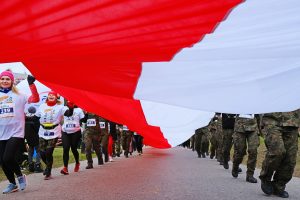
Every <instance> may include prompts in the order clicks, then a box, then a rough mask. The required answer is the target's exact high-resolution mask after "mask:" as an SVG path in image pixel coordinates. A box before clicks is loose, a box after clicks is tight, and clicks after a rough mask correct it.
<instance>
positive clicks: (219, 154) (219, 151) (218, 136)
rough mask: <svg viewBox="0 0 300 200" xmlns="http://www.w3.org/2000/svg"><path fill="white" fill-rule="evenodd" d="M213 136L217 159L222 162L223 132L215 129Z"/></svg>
mask: <svg viewBox="0 0 300 200" xmlns="http://www.w3.org/2000/svg"><path fill="white" fill-rule="evenodd" d="M215 137H216V140H217V159H218V162H223V161H224V159H223V138H224V137H223V132H222V131H217V132H216V135H215Z"/></svg>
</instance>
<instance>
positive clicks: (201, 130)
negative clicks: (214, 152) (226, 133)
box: [195, 126, 209, 135]
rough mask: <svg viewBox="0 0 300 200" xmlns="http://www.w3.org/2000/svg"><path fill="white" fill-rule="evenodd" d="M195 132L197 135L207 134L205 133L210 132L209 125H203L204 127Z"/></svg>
mask: <svg viewBox="0 0 300 200" xmlns="http://www.w3.org/2000/svg"><path fill="white" fill-rule="evenodd" d="M195 133H196V134H197V135H199V134H200V135H201V134H202V135H205V134H207V135H208V134H209V127H208V126H205V127H202V128H198V129H197V130H196V131H195Z"/></svg>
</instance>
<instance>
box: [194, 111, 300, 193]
mask: <svg viewBox="0 0 300 200" xmlns="http://www.w3.org/2000/svg"><path fill="white" fill-rule="evenodd" d="M299 126H300V109H299V110H295V111H292V112H277V113H267V114H261V115H254V114H246V115H242V114H240V115H236V114H226V113H222V114H221V113H216V114H215V116H214V118H213V119H212V120H211V122H210V123H209V125H208V126H206V127H203V128H199V129H197V130H195V135H193V136H192V137H191V138H190V140H189V141H190V148H191V149H192V150H193V151H194V150H195V151H196V152H197V155H198V157H199V158H205V157H206V156H207V153H208V148H209V143H210V158H211V159H213V158H215V159H217V161H218V162H219V163H220V165H223V167H224V168H225V169H229V163H228V162H229V161H230V152H231V148H232V146H234V148H233V149H234V154H233V159H232V163H233V164H232V170H231V173H232V176H233V177H234V178H237V177H238V175H239V173H241V172H242V170H241V168H240V167H239V165H240V164H241V163H242V161H243V158H244V157H245V155H247V154H248V160H247V171H246V181H247V182H249V183H257V179H256V178H255V177H254V171H255V168H256V162H257V154H258V152H257V149H258V147H259V145H260V136H262V137H263V138H264V141H265V145H266V148H267V152H266V155H265V159H264V161H263V165H262V170H261V172H260V176H259V178H260V180H261V189H262V191H263V192H264V193H265V194H267V195H272V194H273V195H276V196H279V197H282V198H288V197H289V194H288V192H287V191H285V187H286V184H287V183H288V182H289V181H290V180H291V178H292V176H293V172H294V168H295V166H296V157H297V151H298V136H299V132H298V129H299Z"/></svg>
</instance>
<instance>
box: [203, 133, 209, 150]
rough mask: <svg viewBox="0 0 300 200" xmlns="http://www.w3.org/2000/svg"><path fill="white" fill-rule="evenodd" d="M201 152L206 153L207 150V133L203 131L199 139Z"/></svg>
mask: <svg viewBox="0 0 300 200" xmlns="http://www.w3.org/2000/svg"><path fill="white" fill-rule="evenodd" d="M201 152H202V153H206V154H207V155H208V152H209V134H208V133H204V135H203V136H202V141H201Z"/></svg>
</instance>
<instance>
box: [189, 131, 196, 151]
mask: <svg viewBox="0 0 300 200" xmlns="http://www.w3.org/2000/svg"><path fill="white" fill-rule="evenodd" d="M190 142H191V143H190V146H191V149H192V151H195V135H193V136H192V137H191V138H190Z"/></svg>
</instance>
